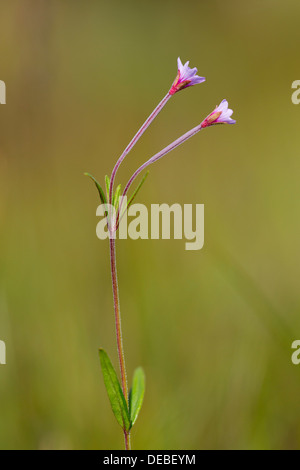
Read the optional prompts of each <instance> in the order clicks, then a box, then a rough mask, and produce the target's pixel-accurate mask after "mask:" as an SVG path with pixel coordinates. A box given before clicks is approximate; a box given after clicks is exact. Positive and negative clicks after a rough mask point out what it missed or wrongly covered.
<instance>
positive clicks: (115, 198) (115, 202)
mask: <svg viewBox="0 0 300 470" xmlns="http://www.w3.org/2000/svg"><path fill="white" fill-rule="evenodd" d="M84 174H85V176H88V177H89V178H91V179H92V180H93V181H94V183H95V185H96V188H97V189H98V193H99V196H100V200H101V203H102V204H104V206H105V208H106V215H107V217H108V214H109V210H108V207H107V204H108V202H109V185H110V179H109V176H107V175H106V176H105V186H106V195H105V192H104V191H103V189H102V187H101V185H100V184H99V183H98V181H97V180H96V178H94V176H92V175H91V174H90V173H84ZM148 174H149V171H147V172H146V173H145V175H144V176H143V178H142V180H141V181H140V183H139V185H138V186H137V188H136V189H135V191H134V193H133V194H132V196H131V197H130V198H129V199H128V201H127V203H126V207H124V208H123V207H122V198H121V207H119V203H120V196H121V185H120V184H119V185H118V186H117V188H116V191H115V193H114V194H113V198H112V205H113V207H114V208H115V211H116V214H118V215H117V221H118V222H119V221H120V220H121V218H122V216H123V214H124V213H125V212H126V211H127V210H128V209H129V207H130V206H131V204H132V203H133V200H134V198H135V197H136V195H137V193H138V192H139V190H140V189H141V187H142V186H143V184H144V182H145V180H146V178H147V176H148ZM121 211H122V213H121ZM117 228H118V227H117Z"/></svg>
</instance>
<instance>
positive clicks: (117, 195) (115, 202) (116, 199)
mask: <svg viewBox="0 0 300 470" xmlns="http://www.w3.org/2000/svg"><path fill="white" fill-rule="evenodd" d="M120 194H121V185H120V184H119V185H118V186H117V189H116V192H115V194H114V197H113V206H114V207H115V209H116V211H117V210H118V206H119V199H120Z"/></svg>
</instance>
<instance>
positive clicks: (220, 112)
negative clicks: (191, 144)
mask: <svg viewBox="0 0 300 470" xmlns="http://www.w3.org/2000/svg"><path fill="white" fill-rule="evenodd" d="M232 113H233V111H232V109H228V102H227V100H223V101H222V102H221V104H220V105H219V106H217V107H216V109H215V110H214V111H213V112H212V113H210V114H209V115H208V116H207V117H206V118H205V119H204V120H203V121H202V122H201V124H199V125H198V126H196V127H194V128H193V129H191V130H190V131H188V132H186V133H185V134H184V135H182V136H181V137H179V138H178V139H177V140H174V142H172V143H171V144H170V145H168V146H167V147H165V148H164V149H162V150H161V151H160V152H158V153H156V154H155V155H153V157H151V158H149V160H147V161H146V162H145V163H143V165H141V166H140V167H139V168H138V169H137V170H136V171H135V172H134V173H133V175H132V176H131V178H130V179H129V181H128V183H127V184H126V186H125V189H124V192H123V195H122V198H124V197H125V196H126V195H127V192H128V190H129V188H130V186H131V184H132V183H133V181H134V180H135V178H136V177H137V176H138V175H139V174H140V173H141V172H142V171H143V170H145V168H147V167H148V166H149V165H151V164H152V163H154V162H157V160H159V159H160V158H162V157H164V156H165V155H167V153H169V152H171V150H174V149H175V148H176V147H178V146H179V145H181V144H183V142H185V141H186V140H188V139H190V138H191V137H192V136H193V135H195V134H197V133H198V132H199V131H201V129H204V128H205V127H208V126H212V125H214V124H235V123H236V121H235V120H234V119H231V118H230V116H231V115H232ZM121 210H122V204H121V206H120V208H119V213H118V216H117V225H118V222H119V220H120V215H121Z"/></svg>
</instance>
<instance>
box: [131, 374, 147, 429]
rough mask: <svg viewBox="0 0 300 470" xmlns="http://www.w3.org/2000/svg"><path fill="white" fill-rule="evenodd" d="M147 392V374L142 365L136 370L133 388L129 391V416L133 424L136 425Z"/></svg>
mask: <svg viewBox="0 0 300 470" xmlns="http://www.w3.org/2000/svg"><path fill="white" fill-rule="evenodd" d="M144 393H145V374H144V371H143V369H142V368H141V367H138V368H137V369H135V371H134V375H133V382H132V388H131V390H130V392H129V416H130V421H131V426H133V425H134V423H135V421H136V419H137V417H138V414H139V412H140V409H141V406H142V403H143V398H144Z"/></svg>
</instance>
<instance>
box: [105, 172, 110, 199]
mask: <svg viewBox="0 0 300 470" xmlns="http://www.w3.org/2000/svg"><path fill="white" fill-rule="evenodd" d="M105 186H106V194H107V200H108V201H109V187H110V178H109V176H107V175H105Z"/></svg>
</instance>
